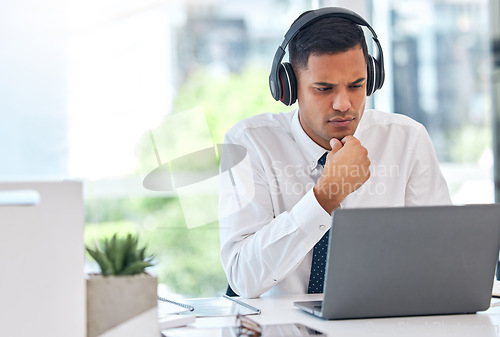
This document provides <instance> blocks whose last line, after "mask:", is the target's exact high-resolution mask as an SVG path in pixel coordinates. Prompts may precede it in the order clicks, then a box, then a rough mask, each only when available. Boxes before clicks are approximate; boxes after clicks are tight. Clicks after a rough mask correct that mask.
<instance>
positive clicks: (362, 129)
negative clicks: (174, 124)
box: [219, 110, 451, 297]
mask: <svg viewBox="0 0 500 337" xmlns="http://www.w3.org/2000/svg"><path fill="white" fill-rule="evenodd" d="M354 137H356V138H357V139H359V140H360V141H361V144H362V145H363V146H364V147H366V149H367V150H368V157H369V159H370V161H371V165H370V174H371V175H370V178H369V179H368V181H367V182H366V183H365V184H364V185H363V186H362V187H361V188H360V189H358V190H357V191H355V192H353V193H352V194H350V195H349V196H348V197H347V198H346V199H344V201H343V202H342V203H341V207H342V208H360V207H396V206H412V205H443V204H451V200H450V196H449V192H448V188H447V186H446V182H445V180H444V178H443V176H442V174H441V171H440V169H439V166H438V162H437V158H436V154H435V152H434V148H433V146H432V143H431V140H430V138H429V135H428V134H427V132H426V130H425V128H424V127H423V126H422V125H421V124H419V123H417V122H416V121H414V120H412V119H410V118H408V117H406V116H404V115H398V114H391V113H385V112H381V111H377V110H366V111H365V112H364V114H363V116H362V118H361V121H360V123H359V125H358V128H357V129H356V132H355V134H354ZM225 144H236V145H240V146H241V147H238V146H236V148H240V149H244V150H245V151H244V153H243V155H242V154H241V152H240V153H239V154H234V153H232V151H231V150H228V151H226V152H223V154H222V158H221V163H224V162H225V161H226V162H228V161H231V158H232V159H233V162H232V163H231V166H230V167H227V168H225V169H223V170H222V171H226V172H229V173H230V175H226V176H222V179H221V189H220V200H219V225H220V244H221V261H222V266H223V268H224V271H225V273H226V275H227V278H228V281H229V284H230V286H231V288H232V289H233V290H234V291H235V292H236V293H237V294H239V295H240V296H244V297H258V296H261V295H263V294H264V295H266V296H267V295H279V294H294V293H307V287H308V282H309V275H310V271H311V260H312V249H313V247H314V245H315V244H316V243H317V242H318V241H319V240H320V239H321V237H322V236H323V234H325V232H326V231H328V229H329V228H330V226H331V221H332V218H331V215H330V214H328V213H327V212H326V211H325V210H324V209H323V208H322V207H321V206H320V204H319V203H318V201H317V200H316V197H315V196H314V193H313V191H312V187H313V186H314V184H315V183H316V181H317V180H318V178H319V176H320V175H321V172H322V170H323V167H322V166H321V165H319V164H318V163H317V161H318V159H319V158H320V157H321V156H322V155H323V154H324V153H325V151H326V150H325V149H324V148H322V147H321V146H319V145H318V144H316V143H315V142H314V141H313V140H312V139H311V138H309V136H308V135H307V134H306V133H305V132H304V130H303V129H302V127H301V125H300V122H299V118H298V111H297V110H294V111H291V112H288V113H280V114H262V115H258V116H254V117H251V118H248V119H246V120H243V121H241V122H239V123H238V124H236V125H235V126H234V127H233V128H232V129H231V130H230V131H229V132H228V133H227V134H226V138H225ZM225 146H226V145H225ZM233 147H235V146H233ZM238 156H239V157H240V158H243V159H242V160H240V158H239V159H237V160H235V159H234V158H236V157H238ZM221 165H223V164H221Z"/></svg>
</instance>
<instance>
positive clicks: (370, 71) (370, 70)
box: [366, 54, 376, 96]
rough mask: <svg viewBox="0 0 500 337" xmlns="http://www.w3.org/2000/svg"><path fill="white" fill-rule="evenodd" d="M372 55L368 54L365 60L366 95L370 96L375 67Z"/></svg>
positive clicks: (373, 87)
mask: <svg viewBox="0 0 500 337" xmlns="http://www.w3.org/2000/svg"><path fill="white" fill-rule="evenodd" d="M374 64H375V62H374V60H373V57H372V56H371V55H370V54H368V60H367V62H366V96H371V95H372V94H373V93H374V92H375V83H374V81H375V77H376V75H375V69H374Z"/></svg>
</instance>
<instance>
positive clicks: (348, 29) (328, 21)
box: [288, 12, 368, 69]
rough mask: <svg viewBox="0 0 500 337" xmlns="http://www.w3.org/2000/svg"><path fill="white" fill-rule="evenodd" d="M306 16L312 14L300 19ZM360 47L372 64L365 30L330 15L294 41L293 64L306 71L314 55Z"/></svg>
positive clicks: (346, 20)
mask: <svg viewBox="0 0 500 337" xmlns="http://www.w3.org/2000/svg"><path fill="white" fill-rule="evenodd" d="M306 13H308V12H305V13H303V14H302V15H301V16H299V18H300V17H302V16H303V15H304V14H306ZM297 20H298V18H297ZM357 45H361V48H362V49H363V55H364V56H365V61H367V62H368V48H367V46H366V40H365V35H364V33H363V29H361V27H360V26H358V25H357V24H355V23H354V22H352V21H351V20H349V19H344V18H340V17H335V16H326V17H324V18H321V19H319V20H317V21H315V22H313V23H312V24H310V25H307V26H305V27H303V28H302V29H301V30H300V31H299V32H298V33H297V35H295V37H294V38H293V39H292V40H291V41H290V43H289V44H288V52H289V55H290V63H291V64H292V67H293V68H295V69H297V68H302V69H306V68H307V61H308V59H309V56H310V55H311V54H312V55H323V54H336V53H339V52H345V51H348V50H349V49H352V48H354V47H356V46H357Z"/></svg>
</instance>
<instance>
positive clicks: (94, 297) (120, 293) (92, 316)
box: [87, 273, 158, 337]
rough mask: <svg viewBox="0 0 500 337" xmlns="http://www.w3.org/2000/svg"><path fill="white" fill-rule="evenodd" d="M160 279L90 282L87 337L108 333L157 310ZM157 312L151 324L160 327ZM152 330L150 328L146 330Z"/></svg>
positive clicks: (94, 277)
mask: <svg viewBox="0 0 500 337" xmlns="http://www.w3.org/2000/svg"><path fill="white" fill-rule="evenodd" d="M157 303H158V299H157V278H156V276H152V275H150V274H146V273H143V274H138V275H132V276H107V277H103V276H102V275H100V274H99V275H98V274H91V275H89V277H88V278H87V337H97V336H100V335H102V334H103V333H105V332H106V331H108V330H110V329H112V328H114V327H116V326H118V325H120V324H122V323H124V322H126V321H128V320H130V319H132V318H134V317H135V316H138V315H140V314H143V313H144V312H146V311H151V309H153V308H157ZM156 312H157V311H156V310H155V311H154V312H153V313H154V314H155V316H156V317H155V319H154V320H152V322H155V323H156V324H157V313H156ZM145 330H151V327H145Z"/></svg>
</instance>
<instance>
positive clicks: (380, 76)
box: [373, 59, 385, 91]
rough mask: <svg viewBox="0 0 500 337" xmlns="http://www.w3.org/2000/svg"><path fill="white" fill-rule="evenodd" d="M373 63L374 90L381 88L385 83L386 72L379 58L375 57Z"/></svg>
mask: <svg viewBox="0 0 500 337" xmlns="http://www.w3.org/2000/svg"><path fill="white" fill-rule="evenodd" d="M373 64H374V65H375V69H374V73H375V80H376V81H375V83H374V88H375V89H374V91H375V90H378V89H381V88H382V85H383V84H384V79H385V73H384V67H383V66H382V65H381V64H380V62H379V61H378V60H377V59H373Z"/></svg>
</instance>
